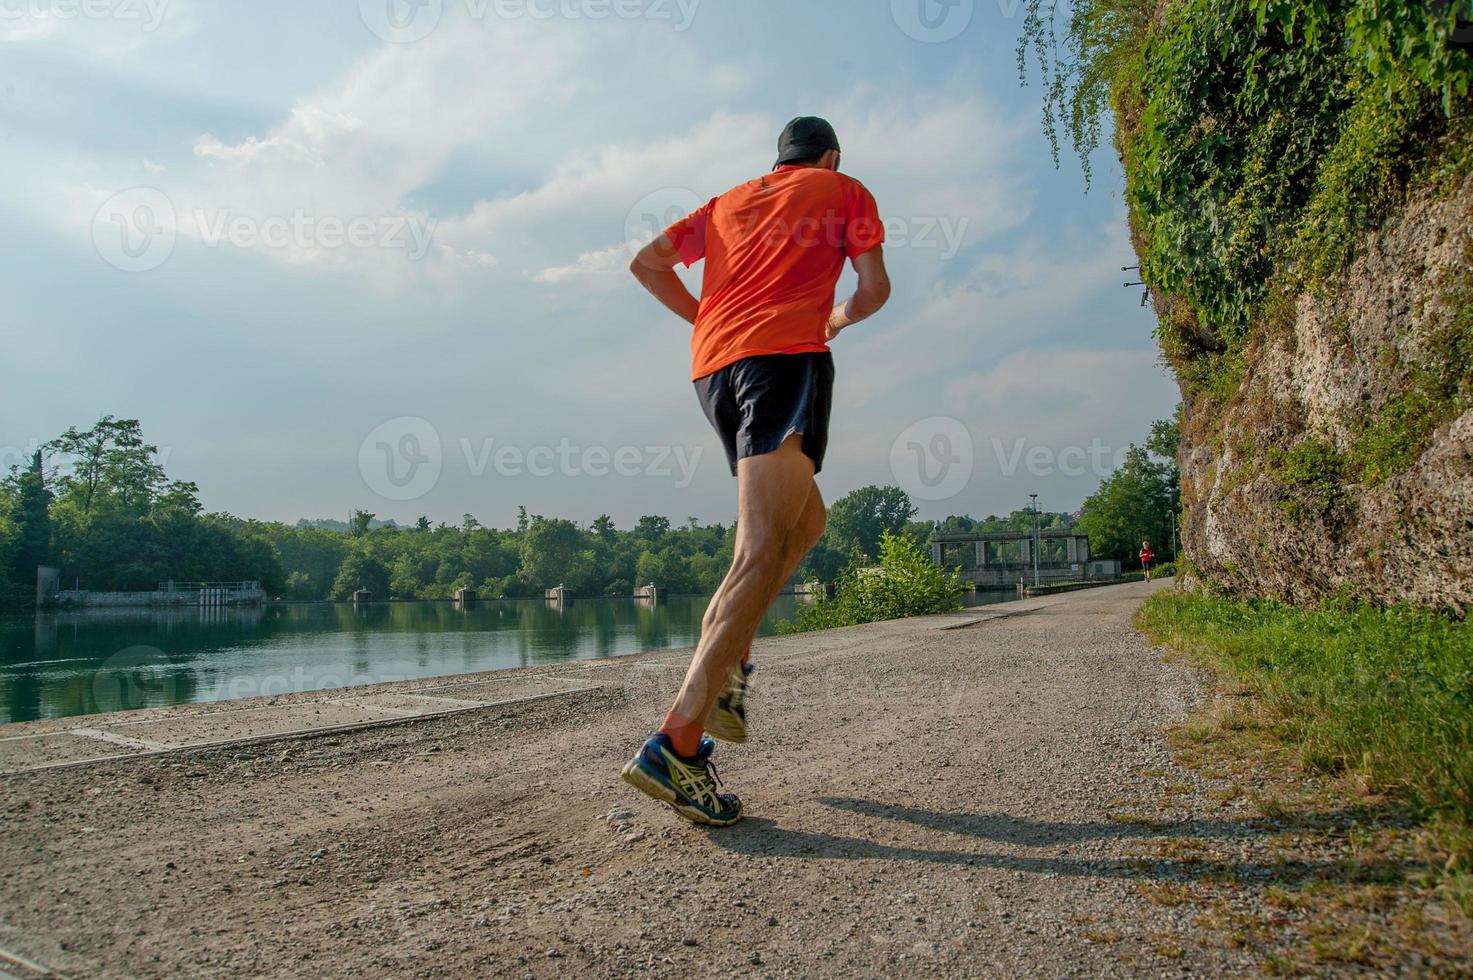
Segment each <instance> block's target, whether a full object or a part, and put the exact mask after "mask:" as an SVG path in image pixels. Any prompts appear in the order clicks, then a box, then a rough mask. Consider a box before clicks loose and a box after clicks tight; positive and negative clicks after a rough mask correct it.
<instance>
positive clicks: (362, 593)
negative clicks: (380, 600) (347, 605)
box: [353, 589, 373, 606]
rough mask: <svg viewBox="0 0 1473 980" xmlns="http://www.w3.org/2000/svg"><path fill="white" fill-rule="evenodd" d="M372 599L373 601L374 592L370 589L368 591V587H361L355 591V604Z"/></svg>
mask: <svg viewBox="0 0 1473 980" xmlns="http://www.w3.org/2000/svg"><path fill="white" fill-rule="evenodd" d="M372 601H373V593H372V592H370V591H368V590H367V589H359V590H358V591H357V592H354V593H353V605H355V606H356V605H359V604H360V603H365V602H372Z"/></svg>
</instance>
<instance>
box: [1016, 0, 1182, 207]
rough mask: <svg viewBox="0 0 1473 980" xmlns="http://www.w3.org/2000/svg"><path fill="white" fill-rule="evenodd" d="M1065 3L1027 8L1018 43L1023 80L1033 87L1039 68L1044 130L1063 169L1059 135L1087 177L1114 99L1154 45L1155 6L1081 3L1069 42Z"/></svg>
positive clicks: (1112, 0) (1032, 3) (1113, 0)
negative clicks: (1143, 50)
mask: <svg viewBox="0 0 1473 980" xmlns="http://www.w3.org/2000/svg"><path fill="white" fill-rule="evenodd" d="M1058 7H1059V4H1058V0H1027V3H1026V4H1025V6H1024V13H1023V33H1022V35H1021V36H1020V37H1019V39H1018V76H1019V78H1020V80H1022V82H1023V84H1025V85H1026V84H1027V83H1028V58H1029V55H1030V54H1032V56H1033V57H1034V58H1035V59H1036V60H1037V62H1038V70H1039V75H1040V77H1041V78H1042V80H1043V86H1044V99H1043V126H1044V132H1045V133H1046V134H1047V135H1048V139H1049V146H1050V148H1051V149H1052V150H1053V155H1054V165H1055V166H1057V165H1058V164H1059V128H1060V126H1061V125H1062V126H1063V128H1064V130H1065V132H1066V133H1067V134H1068V137H1069V142H1070V144H1071V145H1072V147H1073V149H1074V152H1075V153H1076V154H1077V155H1078V156H1079V161H1080V165H1081V166H1082V167H1083V169H1084V178H1085V182H1086V184H1088V183H1089V181H1090V180H1091V178H1092V173H1091V168H1090V162H1089V158H1090V156H1091V154H1093V153H1094V151H1095V150H1096V149H1097V148H1098V147H1099V145H1100V132H1101V121H1102V119H1103V118H1104V116H1105V111H1106V109H1108V108H1109V107H1110V105H1111V102H1112V95H1113V94H1114V93H1115V92H1117V91H1118V90H1120V89H1121V88H1123V87H1124V86H1126V85H1127V84H1128V79H1129V77H1130V75H1131V73H1132V71H1133V70H1134V68H1135V64H1136V60H1137V57H1138V55H1139V49H1140V47H1141V45H1142V43H1143V42H1144V40H1145V37H1146V29H1147V27H1148V26H1149V24H1150V18H1151V11H1152V9H1153V8H1154V4H1152V3H1150V2H1148V0H1095V2H1089V3H1084V2H1079V3H1074V4H1073V5H1072V6H1071V7H1070V15H1069V22H1068V26H1067V27H1066V29H1065V33H1064V37H1063V38H1062V39H1061V38H1060V37H1059V35H1058V30H1057V27H1056V18H1057V14H1058Z"/></svg>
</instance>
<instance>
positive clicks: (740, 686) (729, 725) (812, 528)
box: [701, 484, 828, 744]
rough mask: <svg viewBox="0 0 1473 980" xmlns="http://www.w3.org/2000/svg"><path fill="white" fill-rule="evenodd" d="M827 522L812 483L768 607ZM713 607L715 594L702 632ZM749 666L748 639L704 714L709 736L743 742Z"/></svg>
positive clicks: (711, 618)
mask: <svg viewBox="0 0 1473 980" xmlns="http://www.w3.org/2000/svg"><path fill="white" fill-rule="evenodd" d="M827 522H828V511H827V509H826V508H825V507H824V503H823V495H822V494H821V493H819V490H818V486H817V484H815V485H814V486H813V488H812V489H811V490H810V491H809V492H808V505H807V507H806V508H805V509H804V511H803V516H802V517H800V518H799V519H798V523H797V525H795V526H794V528H793V530H792V531H790V532H789V533H788V537H787V540H786V541H784V542H783V568H782V578H781V580H780V581H779V582H778V584H777V586H776V587H775V588H774V589H773V590H772V594H771V595H769V596H768V598H767V606H768V607H771V605H772V603H773V601H774V600H776V599H777V597H778V595H780V594H781V593H782V590H783V586H784V585H785V584H786V583H787V582H788V581H789V580H790V579H791V578H792V577H793V573H794V572H795V571H797V569H798V566H799V565H800V564H802V562H803V559H804V557H806V556H807V554H808V553H809V552H810V551H812V550H813V547H814V545H816V544H818V541H819V539H820V538H821V537H823V532H824V527H825V525H826V524H827ZM716 608H719V606H718V603H717V600H716V598H715V597H713V599H712V604H711V607H708V608H707V610H706V616H705V618H704V619H703V620H702V624H701V629H702V631H703V632H704V631H705V630H706V629H708V628H710V627H711V625H712V624H713V622H714V621H715V618H716V615H715V612H714V611H713V610H714V609H716ZM752 669H753V668H752V646H751V644H750V643H749V644H747V649H746V650H745V651H744V652H743V654H742V659H741V663H739V664H738V665H737V666H736V667H734V668H733V669H732V671H731V674H730V675H729V676H728V679H727V682H726V687H725V688H723V689H722V692H721V696H720V697H719V698H717V699H716V707H715V708H713V709H712V710H711V714H710V715H709V716H707V718H706V731H707V733H709V734H710V735H711V737H712V738H718V739H720V740H721V741H723V742H734V743H737V744H741V743H743V742H746V740H747V684H748V679H749V678H750V677H751V674H752Z"/></svg>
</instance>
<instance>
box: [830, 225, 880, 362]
mask: <svg viewBox="0 0 1473 980" xmlns="http://www.w3.org/2000/svg"><path fill="white" fill-rule="evenodd" d="M854 271H855V272H857V273H859V286H858V287H857V288H856V289H855V290H854V295H853V296H851V297H849V298H848V299H847V300H845V301H844V302H842V303H840V304H839V305H838V306H836V307H834V311H833V312H832V313H830V314H829V323H828V327H827V328H826V329H825V330H824V337H825V338H826V339H827V340H833V339H834V338H835V337H837V336H839V334H840V333H841V332H842V331H843V330H844V328H845V327H852V326H854V324H856V323H858V322H859V321H861V320H867V319H869V318H870V317H872V316H874V315H875V314H876V313H878V312H880V308H881V307H883V306H884V305H885V304H886V303H887V302H889V300H890V275H889V273H887V272H886V271H885V250H884V247H883V246H880V245H876V246H875V247H874V248H872V249H870V250H869V251H868V252H865V253H864V254H862V255H857V256H855V257H854Z"/></svg>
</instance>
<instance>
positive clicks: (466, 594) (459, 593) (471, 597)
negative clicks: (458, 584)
mask: <svg viewBox="0 0 1473 980" xmlns="http://www.w3.org/2000/svg"><path fill="white" fill-rule="evenodd" d="M478 598H480V596H479V594H478V593H477V592H476V590H475V589H470V588H460V589H456V590H455V604H456V605H457V606H464V605H466V604H468V603H472V602H475V601H476V600H477V599H478Z"/></svg>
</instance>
